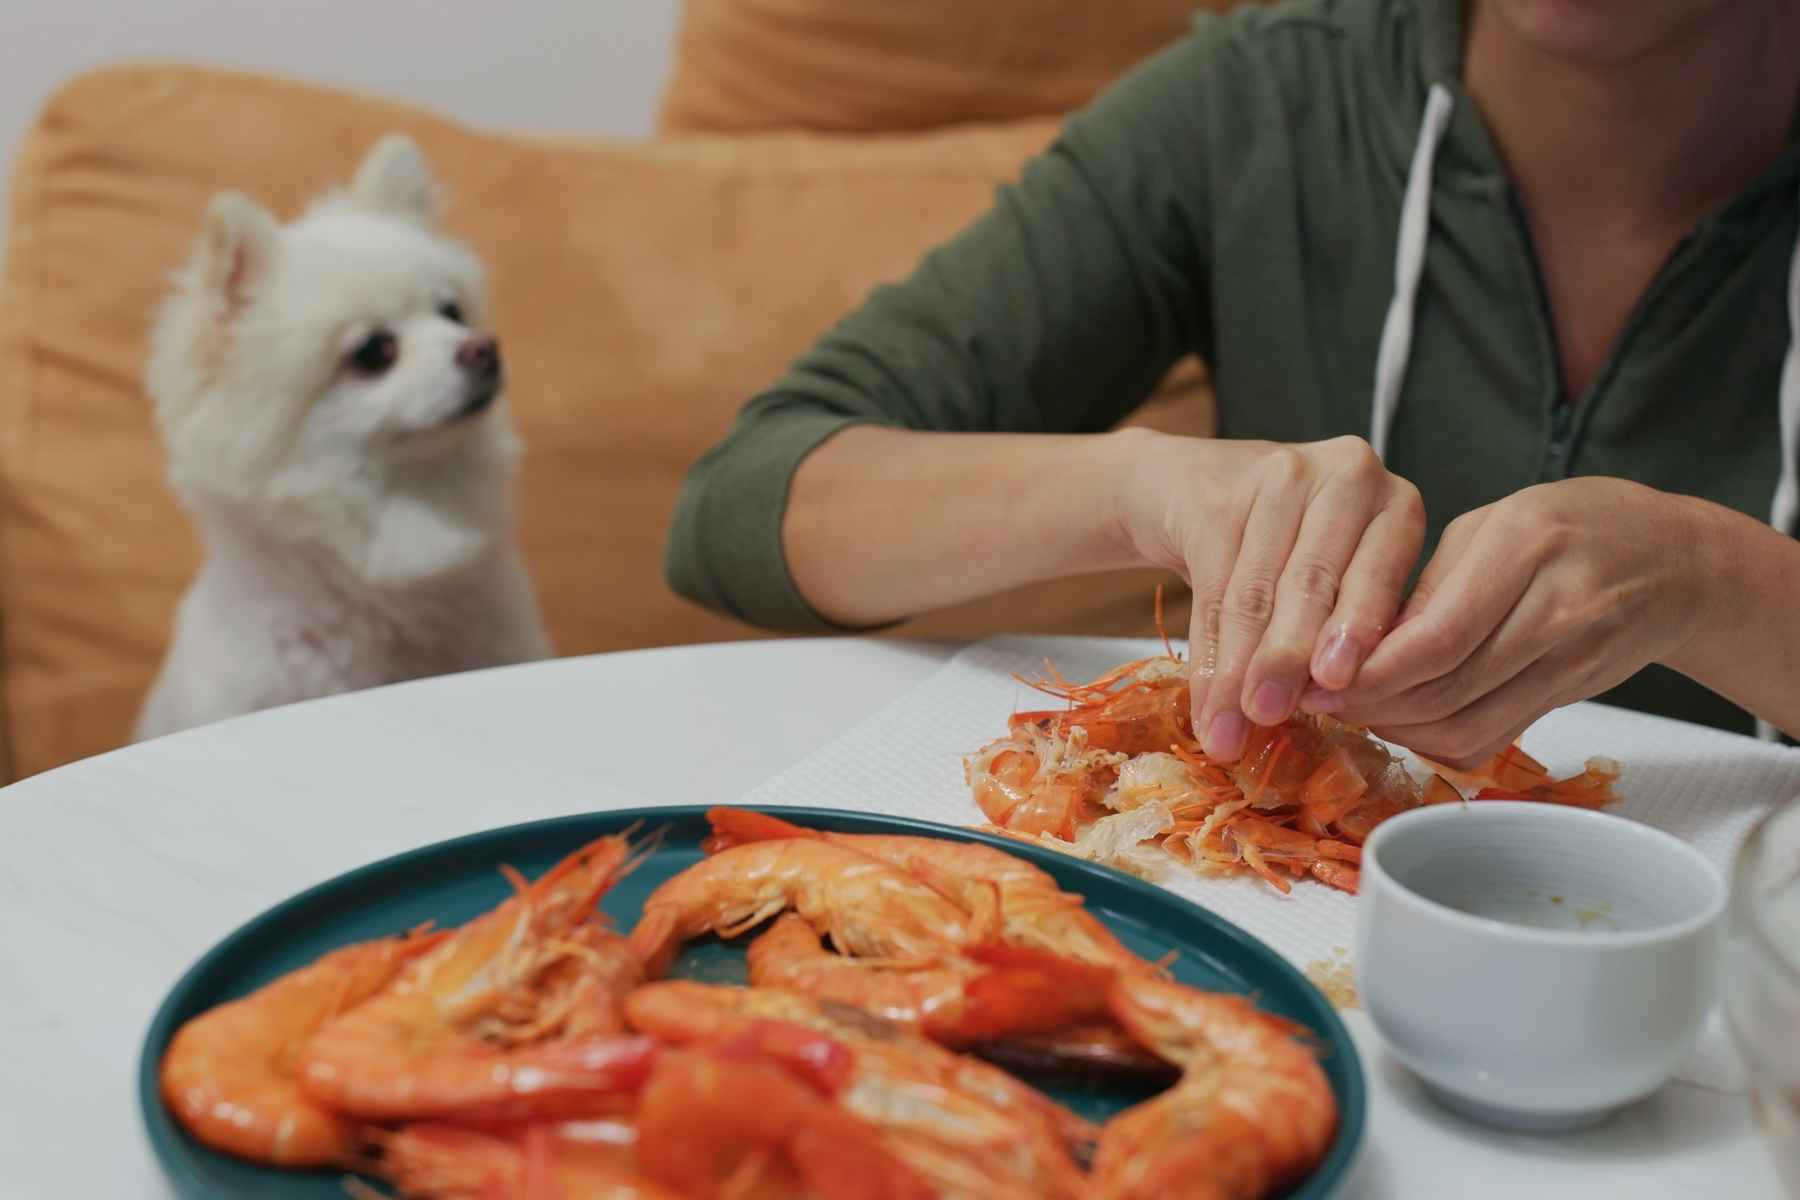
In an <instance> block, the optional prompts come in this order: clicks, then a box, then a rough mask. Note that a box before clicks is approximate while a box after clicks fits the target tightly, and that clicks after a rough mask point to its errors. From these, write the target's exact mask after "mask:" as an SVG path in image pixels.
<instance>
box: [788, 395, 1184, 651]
mask: <svg viewBox="0 0 1800 1200" xmlns="http://www.w3.org/2000/svg"><path fill="white" fill-rule="evenodd" d="M1147 436H1153V435H1145V434H1143V433H1142V432H1141V431H1135V430H1134V431H1125V432H1121V433H1109V434H1094V435H1080V436H1055V437H1053V436H1047V435H1043V434H976V433H918V432H913V431H909V430H899V429H891V428H885V427H879V426H870V425H862V426H852V427H851V428H849V429H846V430H844V431H843V432H842V433H839V434H837V435H836V436H834V437H832V438H830V439H829V440H827V441H826V442H824V443H823V444H822V445H820V446H819V448H818V449H816V450H814V451H813V452H812V453H811V454H809V455H808V456H807V457H806V459H805V460H804V461H803V462H802V463H801V464H800V468H799V470H798V471H797V472H796V473H795V475H794V479H793V484H792V488H791V490H790V492H789V496H788V505H787V510H786V514H785V516H784V518H783V521H782V529H781V536H782V548H783V551H784V553H785V554H786V557H787V563H788V570H789V572H790V573H791V574H792V576H793V580H794V583H795V585H796V586H797V587H798V588H799V589H800V592H801V594H802V595H804V596H805V597H806V600H807V602H808V603H809V604H810V605H812V607H813V608H814V609H815V610H816V611H817V612H818V613H819V614H820V615H821V616H823V617H825V618H827V619H828V620H831V621H833V622H836V623H838V624H841V625H851V626H856V625H874V624H879V623H881V622H884V621H890V620H895V619H898V618H902V617H908V616H912V615H915V614H917V613H921V612H925V611H928V610H931V609H935V608H941V607H944V606H946V605H950V604H956V603H959V602H961V601H963V600H968V599H972V598H974V597H976V596H982V595H987V594H989V593H992V592H996V591H999V590H1001V589H1003V588H1008V587H1014V586H1018V585H1021V584H1026V583H1032V582H1036V581H1039V580H1044V579H1052V578H1056V577H1058V576H1063V575H1071V574H1078V573H1083V572H1088V571H1100V570H1106V569H1109V568H1114V567H1123V566H1129V565H1132V564H1133V563H1135V562H1137V561H1139V559H1138V558H1137V556H1136V555H1135V553H1134V552H1133V550H1132V549H1131V544H1130V540H1129V538H1128V537H1126V536H1124V533H1123V530H1122V528H1121V525H1120V519H1119V515H1118V513H1119V497H1118V494H1117V490H1118V487H1119V485H1120V482H1121V481H1122V480H1123V479H1124V478H1125V477H1126V471H1127V470H1128V469H1129V455H1130V454H1131V452H1132V445H1133V443H1134V441H1136V440H1141V439H1144V438H1145V437H1147Z"/></svg>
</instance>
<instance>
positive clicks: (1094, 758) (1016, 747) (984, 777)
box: [963, 729, 1120, 841]
mask: <svg viewBox="0 0 1800 1200" xmlns="http://www.w3.org/2000/svg"><path fill="white" fill-rule="evenodd" d="M1119 758H1120V756H1119V755H1116V754H1110V753H1104V752H1098V751H1091V750H1089V749H1088V748H1087V734H1086V733H1085V732H1084V731H1082V730H1080V729H1073V730H1068V731H1064V732H1061V733H1053V734H1047V733H1041V732H1037V731H1034V730H1024V731H1021V732H1016V733H1014V734H1012V735H1011V736H1009V737H1004V738H1000V739H999V740H998V741H993V742H989V743H988V744H987V745H985V746H983V747H982V748H981V749H980V750H977V751H976V752H975V753H974V754H972V755H969V756H968V757H967V758H965V759H964V760H963V778H964V780H965V781H966V782H967V783H968V785H969V787H970V788H971V790H972V791H973V792H974V795H975V802H976V803H977V804H979V805H981V811H982V812H984V813H986V814H987V815H988V819H989V820H991V821H993V822H994V824H996V825H999V826H1001V827H1002V828H1005V829H1008V830H1011V831H1012V832H1014V833H1023V834H1031V835H1034V836H1035V835H1037V834H1046V833H1047V834H1051V835H1053V836H1055V837H1059V838H1062V839H1063V840H1064V841H1069V840H1071V839H1073V838H1074V836H1075V830H1076V829H1077V827H1078V826H1079V825H1080V824H1081V822H1082V821H1084V820H1091V819H1093V818H1094V817H1096V816H1099V815H1100V813H1101V812H1103V811H1104V810H1103V809H1101V808H1100V802H1101V800H1102V798H1103V797H1104V796H1105V795H1106V792H1107V789H1108V788H1109V787H1110V786H1111V784H1112V780H1113V776H1114V774H1115V772H1116V771H1117V768H1118V761H1119Z"/></svg>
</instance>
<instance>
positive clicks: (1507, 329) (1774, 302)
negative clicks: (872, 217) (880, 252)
mask: <svg viewBox="0 0 1800 1200" xmlns="http://www.w3.org/2000/svg"><path fill="white" fill-rule="evenodd" d="M1797 132H1800V5H1795V4H1793V3H1791V0H1468V3H1467V4H1465V3H1463V2H1462V0H1337V2H1335V3H1334V2H1333V0H1297V2H1294V3H1288V4H1284V5H1281V6H1278V7H1273V8H1261V7H1249V8H1240V9H1237V10H1235V11H1233V12H1232V13H1230V14H1228V15H1226V16H1223V17H1202V18H1200V19H1199V20H1198V21H1197V22H1196V25H1195V28H1194V31H1193V32H1192V34H1191V35H1190V36H1188V37H1187V38H1185V39H1184V40H1183V41H1182V42H1181V43H1180V44H1178V45H1175V46H1173V47H1171V48H1169V49H1168V50H1166V51H1165V52H1163V53H1161V54H1159V55H1157V56H1155V57H1154V58H1152V59H1151V60H1149V61H1147V62H1146V63H1145V64H1143V65H1142V66H1141V67H1139V68H1138V69H1136V70H1135V71H1133V72H1132V73H1131V74H1130V75H1128V76H1127V77H1126V78H1125V79H1124V80H1122V81H1121V82H1120V83H1118V84H1117V85H1116V86H1115V87H1114V88H1113V89H1111V90H1110V91H1109V92H1107V93H1106V94H1104V95H1102V96H1101V97H1100V98H1099V99H1098V100H1096V101H1095V102H1094V103H1093V104H1092V105H1091V106H1089V108H1087V109H1086V110H1084V111H1083V112H1081V113H1079V114H1077V115H1075V116H1074V117H1072V118H1071V119H1070V120H1069V121H1068V122H1067V124H1066V127H1065V129H1064V131H1063V132H1062V134H1061V136H1060V137H1059V139H1058V140H1057V142H1056V143H1055V145H1054V146H1053V147H1052V148H1050V149H1049V150H1048V151H1047V152H1046V153H1045V154H1043V155H1042V156H1040V157H1039V158H1037V159H1035V160H1034V161H1033V162H1032V163H1030V164H1029V165H1028V166H1027V168H1026V169H1025V170H1024V172H1023V173H1022V175H1021V177H1020V179H1019V181H1018V182H1017V184H1016V185H1014V186H1010V187H1007V188H1004V189H1002V190H1001V193H1000V194H999V196H998V198H997V200H996V203H995V205H994V206H993V208H992V209H991V211H989V212H988V213H987V214H986V215H985V216H983V217H982V218H981V219H980V220H978V221H977V222H976V223H975V224H974V225H973V226H972V227H970V228H969V229H967V230H965V231H964V232H963V233H962V234H960V235H959V236H957V237H956V238H954V239H953V240H952V241H950V242H949V243H947V244H946V245H944V246H942V247H940V248H938V249H937V250H935V251H933V252H932V253H931V254H930V255H928V256H927V257H926V258H925V259H924V260H923V262H922V263H921V264H920V265H919V267H918V268H917V270H916V271H915V272H914V273H913V274H912V275H911V276H910V278H908V279H907V280H905V281H904V282H902V283H899V284H896V285H892V286H888V287H884V288H880V289H877V290H876V291H875V292H874V293H872V294H871V296H870V297H869V298H868V300H867V301H866V302H865V304H864V305H863V306H862V307H861V308H860V309H859V310H857V311H856V312H854V313H852V314H851V315H849V316H848V317H847V318H845V319H844V320H843V321H842V322H841V323H840V324H839V325H838V326H837V327H836V328H834V329H832V330H831V331H830V332H828V333H827V334H826V335H825V336H824V337H823V338H822V340H820V341H819V342H818V344H817V345H816V346H815V347H814V348H813V349H812V350H810V351H809V352H808V353H807V354H805V355H804V356H803V357H801V358H800V360H799V361H798V362H797V363H796V364H795V365H794V366H793V368H792V369H791V370H790V372H789V373H788V374H787V375H786V376H785V377H784V378H783V379H781V380H780V381H779V382H778V383H776V384H775V386H773V387H772V388H771V389H770V390H769V391H767V392H766V393H764V394H762V395H760V396H758V397H756V398H755V399H754V400H752V401H751V402H750V403H749V404H748V405H747V406H746V408H745V409H744V410H743V412H742V414H741V415H740V417H739V419H738V421H737V422H736V424H735V425H734V427H733V428H732V429H731V431H730V432H729V434H728V435H727V436H726V438H725V439H724V440H723V441H722V442H721V443H720V444H719V445H718V446H716V447H714V448H713V449H712V450H711V451H710V452H709V453H708V454H707V455H706V456H705V457H704V458H703V459H702V460H701V461H700V462H699V463H697V464H696V465H695V466H694V467H693V469H692V471H691V472H690V475H689V477H688V479H687V480H686V482H685V484H684V487H683V491H682V495H681V498H680V501H679V503H678V506H677V510H676V515H675V518H674V520H673V523H672V526H671V529H670V532H669V541H668V551H667V574H668V577H669V580H670V583H671V585H672V586H673V587H674V588H676V589H677V590H678V591H680V592H681V593H683V594H685V595H687V596H689V597H692V598H694V599H696V600H699V601H701V602H702V603H705V604H708V605H711V606H714V607H717V608H720V609H723V610H725V611H728V612H731V613H733V614H736V615H737V616H739V617H741V618H743V619H745V620H748V621H751V622H755V623H758V624H761V625H764V626H768V627H776V628H796V629H805V628H831V627H837V628H858V627H870V626H876V625H880V624H882V623H884V622H890V621H894V620H897V619H901V618H904V617H906V616H909V615H912V614H916V613H919V612H921V611H925V610H929V609H932V608H936V607H939V606H943V605H948V604H952V603H955V602H958V601H961V600H964V599H967V598H970V597H973V596H976V595H980V594H985V593H989V592H993V591H997V590H1000V589H1002V588H1006V587H1011V586H1015V585H1021V584H1026V583H1030V582H1034V581H1038V580H1043V579H1046V578H1050V577H1053V576H1059V575H1067V574H1072V573H1079V572H1086V571H1096V570H1104V569H1111V568H1116V567H1123V566H1127V565H1134V564H1146V563H1147V564H1152V565H1157V566H1163V567H1170V568H1174V569H1175V570H1177V571H1179V572H1181V573H1182V574H1183V575H1184V576H1185V578H1186V579H1187V580H1188V582H1189V584H1190V585H1191V587H1192V589H1193V593H1194V604H1193V617H1192V626H1191V629H1190V631H1189V634H1190V641H1189V645H1190V657H1191V661H1192V662H1193V664H1194V669H1195V686H1194V690H1193V704H1194V718H1195V731H1196V735H1197V736H1198V737H1200V739H1201V741H1202V744H1203V746H1204V747H1205V749H1206V752H1207V753H1208V754H1209V755H1211V756H1213V757H1215V758H1217V759H1221V760H1225V761H1230V760H1233V759H1235V758H1236V757H1238V756H1239V754H1240V753H1241V751H1242V748H1243V745H1244V740H1245V737H1246V734H1247V730H1248V727H1249V726H1248V724H1247V723H1248V722H1255V723H1259V724H1263V725H1270V724H1274V723H1277V722H1280V721H1282V720H1284V719H1286V718H1288V717H1289V716H1291V715H1292V714H1293V713H1294V712H1296V711H1307V712H1329V713H1335V714H1337V715H1339V716H1340V717H1341V718H1342V719H1345V720H1349V721H1354V722H1356V723H1358V724H1363V725H1367V726H1369V727H1370V728H1372V729H1373V730H1374V731H1375V732H1376V733H1378V734H1379V735H1381V736H1382V737H1384V738H1387V739H1389V740H1391V741H1395V742H1398V743H1400V744H1403V745H1405V746H1408V747H1411V748H1412V749H1414V750H1417V751H1419V752H1420V753H1423V754H1427V755H1430V756H1432V757H1435V758H1438V759H1441V760H1445V761H1448V762H1451V763H1455V764H1459V765H1460V764H1468V763H1472V762H1475V761H1477V760H1480V759H1483V758H1485V757H1486V756H1488V755H1490V754H1492V753H1494V752H1496V751H1497V750H1498V749H1500V748H1502V747H1503V746H1504V745H1506V744H1507V743H1509V742H1510V741H1512V740H1513V739H1514V738H1515V737H1516V736H1518V735H1519V734H1520V733H1521V732H1522V731H1523V730H1524V729H1525V728H1526V727H1527V726H1528V725H1530V724H1531V722H1533V721H1534V720H1536V719H1537V718H1538V717H1539V716H1541V715H1542V714H1543V713H1545V712H1547V711H1549V710H1551V709H1553V708H1555V707H1558V706H1561V705H1564V704H1569V703H1573V702H1575V701H1577V700H1582V699H1587V698H1590V697H1598V698H1600V699H1602V700H1605V701H1609V702H1613V703H1620V704H1626V705H1630V706H1633V707H1637V708H1641V709H1645V710H1648V711H1652V712H1658V713H1663V714H1667V715H1669V716H1674V717H1680V718H1684V719H1687V720H1694V721H1703V722H1708V723H1711V724H1714V725H1718V726H1722V727H1726V728H1737V729H1742V730H1744V731H1746V732H1747V731H1748V730H1749V729H1750V728H1751V726H1752V717H1753V716H1754V717H1756V718H1761V719H1762V720H1763V721H1765V722H1767V723H1769V724H1770V725H1772V726H1774V727H1778V728H1779V729H1781V730H1783V731H1785V732H1786V733H1788V734H1790V735H1792V734H1795V733H1800V545H1796V543H1795V541H1794V539H1793V537H1792V535H1793V534H1794V532H1795V514H1796V509H1797V507H1800V503H1797V496H1796V470H1795V453H1796V449H1797V443H1800V252H1797V250H1796V240H1797V235H1800V138H1797V136H1796V134H1797ZM1189 353H1195V354H1198V355H1199V357H1200V358H1201V359H1202V360H1203V361H1204V362H1205V363H1206V364H1207V366H1208V369H1209V371H1210V374H1211V377H1212V379H1213V382H1214V386H1215V388H1216V391H1217V395H1218V402H1219V431H1218V432H1219V436H1218V437H1217V438H1216V439H1201V438H1177V437H1172V436H1165V435H1161V434H1155V433H1149V432H1146V431H1143V430H1137V429H1124V430H1116V429H1114V426H1115V425H1116V424H1117V422H1118V421H1119V420H1120V418H1121V417H1123V416H1124V415H1125V414H1127V413H1129V412H1130V411H1131V410H1132V409H1133V408H1134V407H1135V406H1137V405H1138V404H1139V403H1140V402H1142V401H1143V400H1144V399H1145V397H1146V396H1148V395H1149V394H1151V392H1152V390H1153V389H1154V387H1155V385H1156V383H1157V381H1158V379H1159V378H1160V377H1161V376H1162V375H1163V374H1164V372H1165V371H1166V370H1167V369H1168V368H1169V367H1170V366H1171V364H1173V363H1175V362H1176V361H1178V360H1179V359H1180V358H1182V357H1183V356H1184V355H1187V354H1189ZM1415 573H1416V579H1415ZM1409 584H1410V585H1411V586H1410V587H1409Z"/></svg>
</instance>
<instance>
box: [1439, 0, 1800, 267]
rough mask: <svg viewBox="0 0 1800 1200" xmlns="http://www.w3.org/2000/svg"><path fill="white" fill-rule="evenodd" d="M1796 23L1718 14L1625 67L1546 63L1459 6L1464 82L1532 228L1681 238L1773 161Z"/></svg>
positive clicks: (1489, 15)
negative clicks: (1463, 19) (1548, 225)
mask: <svg viewBox="0 0 1800 1200" xmlns="http://www.w3.org/2000/svg"><path fill="white" fill-rule="evenodd" d="M1797 26H1800V20H1795V19H1794V18H1793V15H1792V14H1788V13H1785V12H1784V11H1783V5H1782V4H1780V3H1740V4H1735V5H1726V6H1723V7H1721V9H1720V10H1719V11H1718V12H1716V13H1714V14H1712V15H1709V16H1708V17H1706V18H1704V19H1702V20H1697V21H1695V22H1694V23H1693V24H1692V25H1691V26H1689V27H1688V28H1686V29H1684V30H1682V31H1681V32H1680V34H1679V36H1675V37H1671V38H1669V39H1668V40H1667V41H1666V42H1665V44H1663V45H1662V46H1660V47H1657V48H1656V49H1654V50H1652V51H1650V52H1648V53H1646V54H1644V55H1641V56H1639V57H1638V58H1635V59H1633V60H1631V61H1629V62H1622V63H1613V64H1595V63H1590V62H1577V61H1573V60H1570V59H1567V58H1561V57H1557V56H1555V55H1553V54H1550V53H1547V52H1545V51H1544V50H1543V49H1542V48H1540V47H1538V46H1535V45H1532V44H1531V43H1530V42H1529V41H1527V40H1526V39H1525V38H1523V37H1521V36H1519V35H1518V34H1517V33H1516V32H1515V31H1513V30H1511V29H1509V28H1508V27H1507V26H1506V23H1505V22H1504V21H1503V20H1502V19H1501V18H1500V16H1499V15H1498V14H1496V13H1495V12H1494V11H1493V5H1492V3H1491V2H1490V0H1470V4H1469V30H1468V35H1467V48H1466V55H1465V68H1464V76H1465V82H1466V86H1467V87H1468V90H1469V93H1470V94H1471V95H1472V96H1473V97H1474V99H1475V102H1476V103H1477V104H1478V105H1480V107H1481V111H1482V114H1483V116H1484V117H1485V118H1486V120H1487V122H1488V124H1489V127H1490V128H1491V129H1492V131H1493V134H1494V137H1495V139H1496V141H1497V142H1498V143H1499V148H1500V152H1501V154H1502V155H1503V156H1504V158H1505V159H1506V163H1507V167H1508V170H1509V172H1510V174H1511V175H1512V178H1513V182H1514V185H1515V187H1516V188H1517V189H1518V191H1519V193H1520V195H1521V199H1522V200H1523V201H1524V203H1525V205H1526V207H1527V208H1528V209H1530V210H1533V211H1534V212H1535V213H1536V214H1537V218H1538V219H1546V218H1549V219H1554V220H1555V221H1556V222H1557V223H1558V224H1561V223H1563V222H1564V221H1569V222H1573V223H1575V224H1578V225H1582V226H1585V227H1589V228H1593V227H1596V225H1597V226H1598V227H1601V228H1611V229H1613V230H1615V231H1618V232H1621V233H1627V234H1628V235H1629V234H1632V233H1635V234H1637V235H1641V236H1650V237H1656V236H1658V235H1662V236H1666V235H1667V234H1668V233H1669V232H1671V231H1674V232H1677V233H1680V232H1685V231H1686V230H1687V229H1689V228H1691V227H1692V226H1693V225H1694V224H1695V223H1697V222H1698V221H1699V220H1700V219H1701V218H1703V217H1705V216H1706V215H1707V214H1708V213H1710V212H1712V211H1714V210H1715V209H1717V208H1718V207H1720V206H1722V205H1723V204H1724V203H1726V202H1727V201H1728V200H1729V199H1730V198H1731V197H1732V196H1734V195H1735V194H1737V193H1738V192H1739V191H1741V190H1742V189H1743V188H1744V187H1745V186H1747V185H1748V184H1749V183H1750V182H1751V181H1752V180H1754V179H1755V178H1756V177H1757V175H1759V174H1761V173H1762V171H1764V170H1765V169H1766V168H1767V167H1768V166H1769V164H1770V163H1771V162H1773V161H1774V160H1775V159H1776V158H1777V157H1778V156H1779V154H1780V152H1781V148H1782V146H1783V145H1784V144H1785V142H1786V140H1787V138H1788V137H1789V135H1790V132H1791V129H1792V126H1793V122H1794V116H1795V112H1796V108H1797V106H1800V105H1797V102H1800V45H1796V41H1800V28H1797Z"/></svg>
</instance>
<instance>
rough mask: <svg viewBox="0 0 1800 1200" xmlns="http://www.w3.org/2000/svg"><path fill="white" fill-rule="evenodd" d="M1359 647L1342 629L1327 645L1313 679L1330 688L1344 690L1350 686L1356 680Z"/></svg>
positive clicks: (1320, 656)
mask: <svg viewBox="0 0 1800 1200" xmlns="http://www.w3.org/2000/svg"><path fill="white" fill-rule="evenodd" d="M1357 659H1358V652H1357V645H1356V643H1355V642H1353V641H1351V640H1350V635H1349V634H1348V633H1347V632H1345V631H1344V630H1342V629H1340V630H1338V631H1337V632H1336V633H1335V634H1333V635H1332V637H1331V640H1330V641H1328V642H1326V643H1325V652H1324V653H1323V654H1321V655H1319V662H1318V666H1317V667H1316V668H1315V669H1314V671H1313V678H1314V679H1316V680H1318V681H1319V682H1320V683H1321V684H1323V685H1324V686H1326V687H1328V688H1335V689H1340V690H1341V689H1343V688H1347V687H1349V686H1350V681H1351V680H1353V679H1355V678H1356V668H1357V666H1358V665H1359V663H1358V661H1357Z"/></svg>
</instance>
